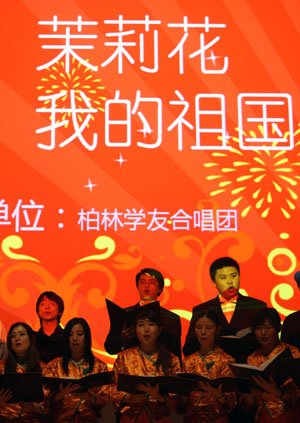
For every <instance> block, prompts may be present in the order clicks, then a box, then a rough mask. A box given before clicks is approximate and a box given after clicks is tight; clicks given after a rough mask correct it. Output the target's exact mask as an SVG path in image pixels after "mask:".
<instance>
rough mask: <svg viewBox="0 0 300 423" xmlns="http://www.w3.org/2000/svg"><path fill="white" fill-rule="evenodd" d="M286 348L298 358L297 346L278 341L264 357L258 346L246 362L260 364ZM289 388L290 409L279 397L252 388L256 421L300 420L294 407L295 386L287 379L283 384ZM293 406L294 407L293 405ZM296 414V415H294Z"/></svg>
mask: <svg viewBox="0 0 300 423" xmlns="http://www.w3.org/2000/svg"><path fill="white" fill-rule="evenodd" d="M286 348H290V350H291V353H292V355H293V357H294V358H300V352H299V350H298V348H296V347H293V346H291V345H288V344H285V343H284V342H279V343H278V345H277V346H276V347H275V348H274V349H273V351H271V353H270V354H269V355H268V356H267V357H265V356H264V355H263V354H262V351H261V349H260V348H259V349H258V350H256V351H255V352H254V353H253V354H251V355H250V356H249V357H248V359H247V363H248V364H250V365H252V366H257V367H258V366H260V365H261V364H262V363H264V362H265V361H266V360H268V359H270V358H273V357H274V356H275V355H277V354H279V353H280V352H281V351H283V350H285V349H286ZM284 385H285V386H288V387H289V388H290V392H291V404H290V407H292V408H291V409H290V410H288V409H287V407H286V405H285V404H284V402H283V401H281V400H280V399H279V398H277V397H275V396H274V395H271V394H268V393H267V392H264V391H259V390H254V395H255V398H256V403H257V411H256V421H258V422H261V423H267V422H278V423H279V422H282V423H283V422H286V423H289V422H291V423H293V422H296V421H300V415H299V414H298V412H299V410H298V409H297V408H296V407H295V405H296V401H297V400H296V395H295V386H294V383H293V382H292V381H291V380H288V381H287V382H285V384H284ZM293 406H294V407H293ZM296 415H297V417H296Z"/></svg>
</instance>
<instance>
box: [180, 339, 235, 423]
mask: <svg viewBox="0 0 300 423" xmlns="http://www.w3.org/2000/svg"><path fill="white" fill-rule="evenodd" d="M229 363H234V358H233V357H231V356H230V355H229V354H227V353H226V352H225V351H223V350H222V349H221V348H220V347H218V346H216V347H215V349H214V351H212V352H211V353H209V354H208V355H206V356H205V357H204V358H202V357H201V356H200V354H199V351H197V352H195V353H194V354H191V355H189V356H188V357H186V358H185V359H184V361H183V371H184V372H188V373H197V374H200V375H203V376H207V377H209V378H211V379H215V378H219V377H232V376H234V375H233V373H232V371H231V369H230V367H229V365H228V364H229ZM225 399H226V402H225V404H222V403H221V402H219V401H218V400H217V399H216V398H215V397H214V396H212V395H210V394H208V393H206V392H201V391H192V392H191V393H190V396H189V399H188V403H187V408H186V413H185V416H184V422H189V423H196V422H197V423H198V422H226V421H227V417H226V415H227V414H228V413H229V411H230V410H231V409H232V408H233V407H234V406H235V404H236V399H235V395H234V394H231V393H226V394H225Z"/></svg>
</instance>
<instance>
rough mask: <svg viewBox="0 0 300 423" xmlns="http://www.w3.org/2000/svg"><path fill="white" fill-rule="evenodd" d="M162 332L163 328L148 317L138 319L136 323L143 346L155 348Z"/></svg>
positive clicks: (137, 332)
mask: <svg viewBox="0 0 300 423" xmlns="http://www.w3.org/2000/svg"><path fill="white" fill-rule="evenodd" d="M160 332H161V328H160V327H159V326H158V325H157V324H156V323H155V322H152V321H151V320H147V319H138V321H137V324H136V336H137V338H138V340H139V341H140V345H141V347H142V348H143V347H145V348H147V349H149V348H151V347H152V348H155V347H156V344H157V338H158V337H159V335H160Z"/></svg>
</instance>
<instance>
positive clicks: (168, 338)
mask: <svg viewBox="0 0 300 423" xmlns="http://www.w3.org/2000/svg"><path fill="white" fill-rule="evenodd" d="M136 307H140V304H139V303H137V304H135V305H133V306H131V307H127V308H126V310H131V309H132V308H136ZM160 312H161V321H162V327H163V330H162V333H161V336H160V338H161V341H162V342H163V344H164V345H165V347H166V348H167V349H168V350H169V351H170V352H172V353H173V354H175V355H176V356H177V357H179V359H180V361H181V322H180V317H179V316H178V315H177V314H175V313H173V312H172V311H169V310H167V309H165V308H163V307H160ZM121 332H122V322H120V324H114V325H112V324H111V327H110V331H109V334H108V335H107V337H106V341H105V343H104V347H105V350H106V351H107V352H108V353H109V354H118V353H119V352H120V351H121V350H124V349H128V348H132V347H134V346H136V345H138V340H137V338H136V337H134V339H132V341H131V342H129V343H127V344H126V345H123V341H122V338H121Z"/></svg>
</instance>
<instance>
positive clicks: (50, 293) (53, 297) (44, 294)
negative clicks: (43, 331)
mask: <svg viewBox="0 0 300 423" xmlns="http://www.w3.org/2000/svg"><path fill="white" fill-rule="evenodd" d="M44 297H47V298H48V299H49V300H51V301H55V302H56V304H57V305H58V316H57V322H58V323H59V322H60V318H61V316H62V314H63V312H64V309H65V305H64V301H63V299H62V298H61V297H60V296H59V295H57V294H55V292H53V291H45V292H42V293H41V295H40V296H39V298H38V299H37V301H36V312H37V315H38V316H39V318H40V315H39V306H40V304H41V302H42V300H43V298H44ZM40 322H41V323H42V319H41V318H40Z"/></svg>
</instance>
